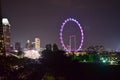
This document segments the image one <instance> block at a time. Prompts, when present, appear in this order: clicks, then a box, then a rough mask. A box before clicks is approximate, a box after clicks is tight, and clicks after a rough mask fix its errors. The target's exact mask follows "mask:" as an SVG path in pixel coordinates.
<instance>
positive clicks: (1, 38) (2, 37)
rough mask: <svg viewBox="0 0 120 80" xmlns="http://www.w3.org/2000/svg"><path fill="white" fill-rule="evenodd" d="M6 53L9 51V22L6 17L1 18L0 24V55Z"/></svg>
mask: <svg viewBox="0 0 120 80" xmlns="http://www.w3.org/2000/svg"><path fill="white" fill-rule="evenodd" d="M8 53H10V24H9V21H8V19H7V18H3V19H2V25H1V26H0V55H2V54H8Z"/></svg>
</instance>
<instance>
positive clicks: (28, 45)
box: [25, 40, 31, 49]
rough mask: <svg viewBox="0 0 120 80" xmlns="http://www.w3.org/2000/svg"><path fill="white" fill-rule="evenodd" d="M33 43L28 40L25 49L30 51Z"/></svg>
mask: <svg viewBox="0 0 120 80" xmlns="http://www.w3.org/2000/svg"><path fill="white" fill-rule="evenodd" d="M30 46H31V43H30V40H27V42H26V45H25V48H27V49H30Z"/></svg>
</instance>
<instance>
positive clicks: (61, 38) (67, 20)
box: [60, 18, 84, 52]
mask: <svg viewBox="0 0 120 80" xmlns="http://www.w3.org/2000/svg"><path fill="white" fill-rule="evenodd" d="M69 21H73V22H75V23H76V24H77V25H78V27H79V29H80V32H81V36H82V39H81V41H80V45H79V47H78V49H77V50H75V52H77V51H80V50H81V48H82V45H83V41H84V33H83V29H82V27H81V26H80V23H79V22H78V21H77V20H75V19H74V18H68V19H66V20H65V21H64V22H63V23H62V26H61V29H60V41H61V44H62V47H63V48H64V49H65V50H66V51H68V52H71V50H69V49H67V47H66V46H65V44H64V41H63V35H62V32H63V28H64V27H65V24H66V23H67V22H69Z"/></svg>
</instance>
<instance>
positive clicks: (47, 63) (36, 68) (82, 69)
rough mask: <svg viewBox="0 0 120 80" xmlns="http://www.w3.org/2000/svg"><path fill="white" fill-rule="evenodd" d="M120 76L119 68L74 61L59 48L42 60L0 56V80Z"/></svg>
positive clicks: (82, 79)
mask: <svg viewBox="0 0 120 80" xmlns="http://www.w3.org/2000/svg"><path fill="white" fill-rule="evenodd" d="M38 61H39V63H38ZM119 73H120V66H110V65H105V64H97V63H80V62H78V61H77V60H71V58H70V57H68V56H66V54H65V52H64V51H62V50H59V49H58V47H57V45H56V44H54V45H53V46H52V45H50V44H49V45H47V46H46V50H44V51H43V52H42V58H41V59H39V60H31V59H27V58H21V59H18V58H16V57H13V56H7V57H6V56H0V80H105V79H106V80H108V79H109V80H115V79H116V80H119V79H120V77H119Z"/></svg>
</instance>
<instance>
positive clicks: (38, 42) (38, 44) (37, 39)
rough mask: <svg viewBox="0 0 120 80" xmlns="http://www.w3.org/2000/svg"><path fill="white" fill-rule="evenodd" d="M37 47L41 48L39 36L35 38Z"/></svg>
mask: <svg viewBox="0 0 120 80" xmlns="http://www.w3.org/2000/svg"><path fill="white" fill-rule="evenodd" d="M35 49H36V50H40V39H39V38H38V37H36V38H35Z"/></svg>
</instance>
